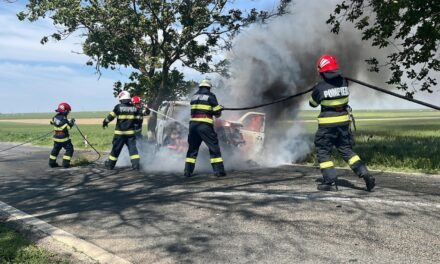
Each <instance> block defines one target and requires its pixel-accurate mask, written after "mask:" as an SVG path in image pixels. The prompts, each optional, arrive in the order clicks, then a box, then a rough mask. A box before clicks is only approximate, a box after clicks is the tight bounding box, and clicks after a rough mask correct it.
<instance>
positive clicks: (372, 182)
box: [351, 162, 376, 192]
mask: <svg viewBox="0 0 440 264" xmlns="http://www.w3.org/2000/svg"><path fill="white" fill-rule="evenodd" d="M351 169H352V170H353V172H354V173H356V175H357V176H359V178H363V179H364V181H365V189H366V190H367V191H369V192H371V191H372V190H373V189H374V187H375V186H376V179H375V178H374V177H373V176H372V175H371V174H370V172H369V171H368V169H367V167H366V166H365V165H364V163H362V162H357V163H356V166H353V167H352V168H351Z"/></svg>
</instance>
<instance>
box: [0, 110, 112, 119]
mask: <svg viewBox="0 0 440 264" xmlns="http://www.w3.org/2000/svg"><path fill="white" fill-rule="evenodd" d="M109 112H110V111H107V112H105V111H104V112H103V111H100V112H72V113H71V114H70V115H69V118H102V119H104V118H105V117H106V116H107V115H108V113H109ZM54 115H55V112H52V113H22V114H0V120H2V119H3V120H4V119H51V118H52V117H53V116H54Z"/></svg>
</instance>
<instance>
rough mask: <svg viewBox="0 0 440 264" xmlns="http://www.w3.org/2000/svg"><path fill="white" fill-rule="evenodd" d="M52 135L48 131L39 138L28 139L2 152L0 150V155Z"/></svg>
mask: <svg viewBox="0 0 440 264" xmlns="http://www.w3.org/2000/svg"><path fill="white" fill-rule="evenodd" d="M52 133H53V131H52V130H51V131H49V132H47V133H44V134H42V135H41V136H39V137H36V138H31V139H29V140H28V141H25V142H23V143H20V144H18V145H14V146H12V147H10V148H6V149H2V150H0V153H1V152H5V151H8V150H11V149H15V148H18V147H20V146H23V145H25V144H28V143H31V142H34V141H36V140H39V139H42V138H45V137H47V136H49V135H50V134H52Z"/></svg>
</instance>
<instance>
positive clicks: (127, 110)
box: [105, 102, 143, 135]
mask: <svg viewBox="0 0 440 264" xmlns="http://www.w3.org/2000/svg"><path fill="white" fill-rule="evenodd" d="M115 118H117V121H116V128H115V135H134V134H135V129H136V128H137V127H138V125H139V123H141V122H142V119H143V115H142V110H141V109H138V108H136V107H135V106H134V105H132V104H131V103H130V102H122V103H120V104H117V105H116V106H115V108H114V109H113V111H112V112H110V114H109V115H108V116H107V117H106V119H105V122H107V123H110V122H111V121H113V120H114V119H115Z"/></svg>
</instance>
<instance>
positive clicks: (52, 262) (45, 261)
mask: <svg viewBox="0 0 440 264" xmlns="http://www.w3.org/2000/svg"><path fill="white" fill-rule="evenodd" d="M0 263H4V264H9V263H10V264H12V263H20V264H21V263H27V264H61V263H63V264H67V263H69V262H68V261H66V260H62V259H60V258H59V257H57V256H56V255H55V254H53V253H50V252H48V251H46V250H43V249H41V248H38V247H37V246H35V245H34V244H32V243H31V242H29V241H28V240H26V239H25V238H24V237H23V236H22V235H20V234H18V233H17V232H15V231H14V230H12V229H10V228H8V227H6V225H4V224H3V223H1V222H0Z"/></svg>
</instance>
